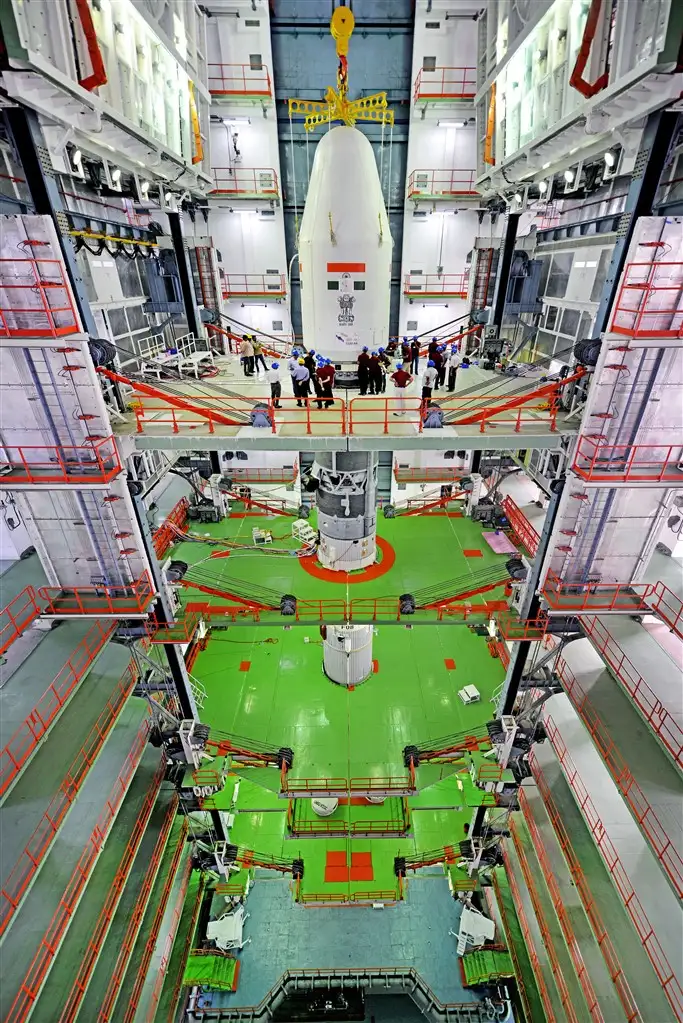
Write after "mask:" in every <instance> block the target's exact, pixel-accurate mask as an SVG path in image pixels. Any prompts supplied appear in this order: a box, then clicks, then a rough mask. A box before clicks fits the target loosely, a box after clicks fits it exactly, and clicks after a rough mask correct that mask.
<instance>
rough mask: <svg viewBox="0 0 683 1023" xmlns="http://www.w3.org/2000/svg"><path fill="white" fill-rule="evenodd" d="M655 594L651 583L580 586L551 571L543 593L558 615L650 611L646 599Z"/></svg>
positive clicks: (588, 584)
mask: <svg viewBox="0 0 683 1023" xmlns="http://www.w3.org/2000/svg"><path fill="white" fill-rule="evenodd" d="M653 591H654V586H652V585H651V584H650V583H578V582H565V581H564V580H563V579H561V578H560V577H559V575H558V574H557V573H556V572H553V570H552V569H549V571H548V575H547V576H546V580H545V582H544V584H543V588H542V593H543V596H544V597H545V599H546V601H547V602H548V604H549V605H550V607H552V608H553V609H554V610H558V611H574V612H578V611H631V612H640V611H645V612H646V613H647V612H648V611H649V610H650V608H649V605H648V604H647V603H646V598H647V597H648V596H649V594H650V593H652V592H653Z"/></svg>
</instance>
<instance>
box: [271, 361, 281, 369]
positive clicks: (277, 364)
mask: <svg viewBox="0 0 683 1023" xmlns="http://www.w3.org/2000/svg"><path fill="white" fill-rule="evenodd" d="M270 368H271V369H279V368H280V363H279V362H271V364H270Z"/></svg>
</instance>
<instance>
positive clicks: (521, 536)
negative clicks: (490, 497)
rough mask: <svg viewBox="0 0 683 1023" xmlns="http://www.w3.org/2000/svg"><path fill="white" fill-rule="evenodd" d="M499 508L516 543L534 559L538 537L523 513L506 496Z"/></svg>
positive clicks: (539, 539) (538, 542)
mask: <svg viewBox="0 0 683 1023" xmlns="http://www.w3.org/2000/svg"><path fill="white" fill-rule="evenodd" d="M501 507H502V509H503V511H504V513H505V516H506V518H507V520H508V522H509V523H510V529H511V530H512V532H513V533H514V535H515V537H516V538H517V541H518V542H519V543H521V545H522V547H525V548H526V550H527V552H528V553H529V554H530V555H531V557H532V558H535V557H536V554H537V552H538V547H539V544H540V542H541V538H540V536H539V535H538V533H537V532H536V530H535V529H534V527H533V526H532V525H531V523H530V522H529V520H528V518H527V517H526V515H525V514H524V512H523V511H522V510H521V509H520V508H519V507H518V506H517V505H516V504H515V502H514V501H513V500H512V498H511V497H510V496H509V495H506V496H505V497H504V498H503V500H502V502H501Z"/></svg>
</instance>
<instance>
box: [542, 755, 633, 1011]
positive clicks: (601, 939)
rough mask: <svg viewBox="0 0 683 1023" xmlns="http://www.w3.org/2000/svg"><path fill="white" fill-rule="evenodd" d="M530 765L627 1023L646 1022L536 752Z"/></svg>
mask: <svg viewBox="0 0 683 1023" xmlns="http://www.w3.org/2000/svg"><path fill="white" fill-rule="evenodd" d="M529 764H530V766H531V769H532V771H533V775H534V780H535V782H536V784H537V785H538V789H539V792H540V793H541V795H542V796H543V804H544V806H545V809H546V812H547V814H548V816H549V817H550V821H551V823H552V825H553V828H554V830H555V835H556V837H557V841H558V842H559V844H560V847H561V848H562V852H563V853H564V858H565V860H566V861H567V867H568V868H569V872H570V874H571V876H572V879H573V881H574V884H575V885H576V890H577V891H578V893H579V896H580V898H581V902H582V904H583V908H584V910H585V913H586V916H587V917H588V920H589V922H590V925H591V927H592V929H593V934H594V935H595V940H596V941H597V943H598V945H599V947H600V951H601V952H602V955H603V959H604V960H605V966H606V967H607V971H608V973H609V975H610V977H611V979H612V983H613V984H614V986H615V988H616V991H617V995H618V996H619V1001H620V1002H621V1004H622V1006H623V1009H624V1012H625V1014H626V1019H627V1020H628V1023H643V1021H642V1017H641V1015H640V1012H639V1011H638V1007H637V1006H636V1002H635V999H634V997H633V995H632V993H631V989H630V988H629V985H628V981H627V980H626V977H625V975H624V971H623V969H622V966H621V963H620V961H619V956H618V954H617V951H616V949H615V947H614V945H613V944H612V940H611V938H610V936H609V932H608V930H607V928H606V927H605V924H604V923H603V920H602V917H601V916H600V911H599V909H598V907H597V905H596V902H595V899H594V898H593V895H592V892H591V890H590V888H589V886H588V881H587V880H586V875H585V874H584V872H583V870H582V869H581V866H580V864H579V861H578V859H577V858H576V854H575V852H574V848H573V846H572V843H571V840H570V838H569V834H568V832H567V829H566V828H565V826H564V823H563V821H562V816H561V814H560V812H559V811H558V809H557V807H556V806H555V803H554V801H553V798H552V793H551V791H550V788H549V786H548V783H547V781H546V779H545V776H544V774H543V771H542V770H541V768H540V766H539V764H538V762H537V760H536V756H535V754H534V751H533V749H532V750H531V753H530V754H529Z"/></svg>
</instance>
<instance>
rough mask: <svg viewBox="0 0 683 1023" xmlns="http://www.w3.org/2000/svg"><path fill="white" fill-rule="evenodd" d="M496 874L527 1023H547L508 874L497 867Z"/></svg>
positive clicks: (502, 913) (500, 907)
mask: <svg viewBox="0 0 683 1023" xmlns="http://www.w3.org/2000/svg"><path fill="white" fill-rule="evenodd" d="M494 874H495V877H496V899H497V900H498V907H499V910H500V914H501V917H502V920H503V929H504V931H505V939H506V942H507V945H508V948H510V947H513V948H514V950H515V956H516V960H517V964H518V966H519V975H518V976H517V984H518V985H519V986H521V987H522V988H523V989H524V994H525V996H526V1004H527V1006H528V1014H529V1018H528V1019H527V1021H526V1023H545V1021H546V1014H545V1010H544V1008H543V1002H542V1001H541V998H540V995H539V993H538V987H537V984H536V977H535V976H534V968H533V966H532V965H531V959H530V958H529V953H528V951H527V947H526V942H525V941H524V935H523V934H522V928H521V927H520V924H519V918H518V916H517V910H516V909H515V904H514V901H513V898H512V892H511V891H510V885H509V883H508V879H507V874H506V873H505V870H504V869H503V868H502V867H496V868H495V870H494ZM518 997H519V996H518ZM525 1011H526V1010H525Z"/></svg>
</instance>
